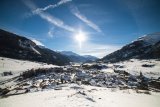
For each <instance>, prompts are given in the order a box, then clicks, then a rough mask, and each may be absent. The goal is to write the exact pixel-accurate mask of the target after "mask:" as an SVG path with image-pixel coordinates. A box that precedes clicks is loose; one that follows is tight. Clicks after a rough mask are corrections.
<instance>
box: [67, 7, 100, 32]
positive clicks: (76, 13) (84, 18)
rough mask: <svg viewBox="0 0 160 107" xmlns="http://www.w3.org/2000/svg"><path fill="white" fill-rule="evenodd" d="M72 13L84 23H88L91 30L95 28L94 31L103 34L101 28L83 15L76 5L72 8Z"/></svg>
mask: <svg viewBox="0 0 160 107" xmlns="http://www.w3.org/2000/svg"><path fill="white" fill-rule="evenodd" d="M70 9H71V12H72V14H73V15H74V16H76V17H77V18H79V19H80V20H81V21H83V22H84V23H86V24H87V25H88V26H90V27H91V28H93V29H94V30H96V31H97V32H102V31H101V29H100V27H99V26H97V25H96V24H95V23H93V22H92V21H90V20H89V19H88V18H87V17H86V16H85V15H83V14H81V12H80V11H79V10H78V8H77V7H76V6H74V5H72V6H70Z"/></svg>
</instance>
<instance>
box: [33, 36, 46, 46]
mask: <svg viewBox="0 0 160 107" xmlns="http://www.w3.org/2000/svg"><path fill="white" fill-rule="evenodd" d="M31 40H32V41H33V42H34V43H35V44H36V45H39V46H45V45H44V44H43V43H42V42H40V41H38V40H36V39H34V38H32V39H31Z"/></svg>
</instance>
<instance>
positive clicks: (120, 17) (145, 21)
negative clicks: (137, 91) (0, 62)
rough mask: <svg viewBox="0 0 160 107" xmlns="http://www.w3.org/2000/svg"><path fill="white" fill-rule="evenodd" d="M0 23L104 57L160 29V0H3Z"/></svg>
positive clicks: (60, 47)
mask: <svg viewBox="0 0 160 107" xmlns="http://www.w3.org/2000/svg"><path fill="white" fill-rule="evenodd" d="M0 28H1V29H4V30H7V31H10V32H13V33H16V34H19V35H21V36H25V37H27V38H29V39H32V40H33V41H34V42H37V43H39V44H41V45H44V46H45V47H47V48H50V49H52V50H55V51H73V52H75V53H78V54H80V55H93V56H97V57H99V58H102V57H103V56H105V55H107V54H109V53H111V52H114V51H115V50H118V49H120V48H121V47H122V46H124V45H125V44H128V43H130V42H131V41H134V40H136V39H137V38H138V37H140V36H143V35H145V34H150V33H154V32H160V0H1V1H0Z"/></svg>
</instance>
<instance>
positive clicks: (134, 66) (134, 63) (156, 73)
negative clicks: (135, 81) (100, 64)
mask: <svg viewBox="0 0 160 107" xmlns="http://www.w3.org/2000/svg"><path fill="white" fill-rule="evenodd" d="M144 64H147V65H154V66H153V67H143V66H142V65H144ZM113 65H120V66H123V67H121V68H117V69H118V70H125V71H127V72H129V73H131V74H133V75H139V74H140V72H142V73H143V75H145V76H147V77H149V78H150V77H153V78H158V77H160V61H158V60H155V59H151V60H138V59H131V60H128V61H123V62H118V63H114V64H113ZM113 65H112V66H113Z"/></svg>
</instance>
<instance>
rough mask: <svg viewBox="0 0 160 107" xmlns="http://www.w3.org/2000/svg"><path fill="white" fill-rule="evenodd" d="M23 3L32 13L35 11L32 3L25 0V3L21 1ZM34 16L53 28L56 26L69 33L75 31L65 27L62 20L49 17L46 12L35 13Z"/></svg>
mask: <svg viewBox="0 0 160 107" xmlns="http://www.w3.org/2000/svg"><path fill="white" fill-rule="evenodd" d="M23 1H24V3H25V5H26V6H27V7H28V8H30V9H31V11H34V10H36V9H37V6H36V5H35V4H34V3H33V2H31V1H29V0H27V1H26V0H23ZM63 1H67V0H63ZM62 3H63V2H62ZM36 14H37V15H39V16H40V17H41V18H42V19H44V20H46V21H48V22H49V23H50V24H53V25H55V26H57V27H59V28H62V29H65V30H67V31H70V32H74V31H75V30H74V28H72V27H71V26H68V25H66V24H65V23H64V22H63V21H62V20H60V19H58V18H56V17H54V16H53V15H50V14H49V13H47V12H37V13H36Z"/></svg>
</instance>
